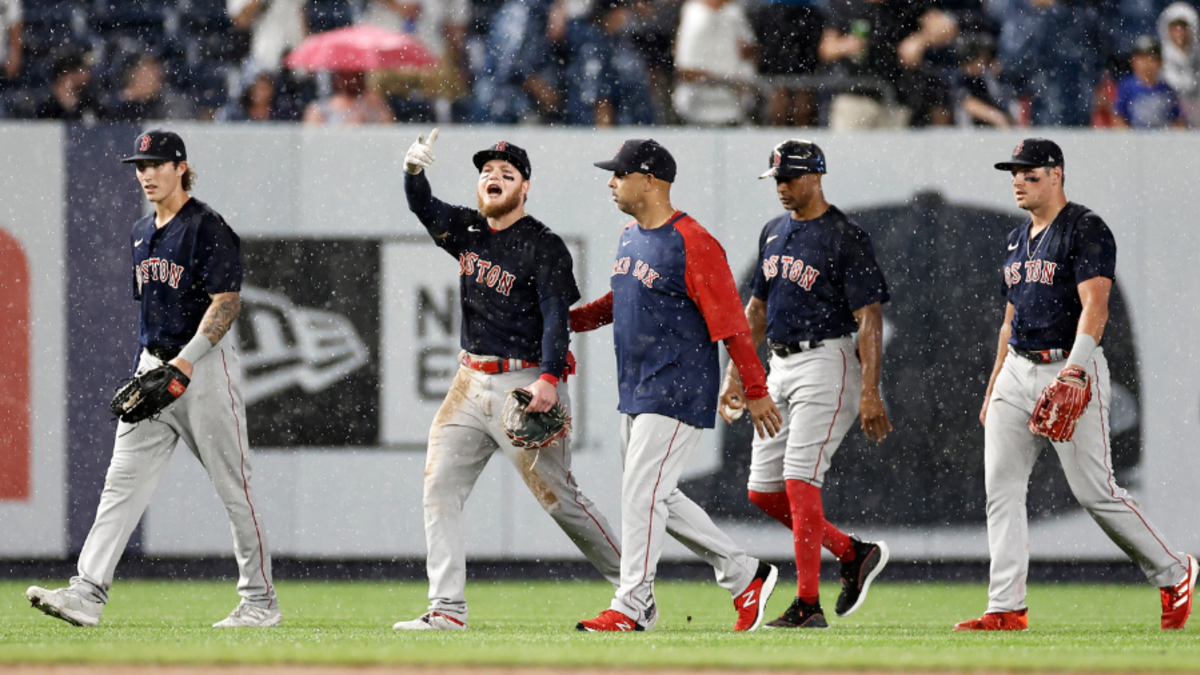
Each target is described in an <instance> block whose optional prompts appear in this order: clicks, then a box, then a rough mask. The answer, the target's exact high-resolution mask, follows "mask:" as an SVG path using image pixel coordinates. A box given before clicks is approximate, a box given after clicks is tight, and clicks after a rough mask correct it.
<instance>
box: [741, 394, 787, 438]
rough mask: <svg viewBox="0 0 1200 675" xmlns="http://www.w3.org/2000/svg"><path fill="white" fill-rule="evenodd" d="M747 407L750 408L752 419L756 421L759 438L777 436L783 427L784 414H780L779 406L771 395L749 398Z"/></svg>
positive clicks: (755, 427) (755, 426)
mask: <svg viewBox="0 0 1200 675" xmlns="http://www.w3.org/2000/svg"><path fill="white" fill-rule="evenodd" d="M746 407H747V408H748V409H749V410H750V419H751V420H753V421H754V429H755V430H756V431H758V437H759V438H766V437H767V436H770V437H771V438H775V434H777V433H779V431H780V429H782V428H783V415H780V414H779V408H776V407H775V401H772V400H771V397H770V396H764V397H762V398H758V399H753V400H747V401H746Z"/></svg>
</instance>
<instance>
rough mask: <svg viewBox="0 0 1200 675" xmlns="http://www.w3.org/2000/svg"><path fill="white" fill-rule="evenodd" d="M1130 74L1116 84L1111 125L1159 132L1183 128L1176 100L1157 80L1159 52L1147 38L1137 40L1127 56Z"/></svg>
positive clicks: (1159, 64) (1171, 91)
mask: <svg viewBox="0 0 1200 675" xmlns="http://www.w3.org/2000/svg"><path fill="white" fill-rule="evenodd" d="M1129 68H1130V70H1132V71H1133V73H1132V74H1130V75H1128V76H1126V77H1125V78H1123V79H1122V80H1121V81H1120V82H1118V83H1117V105H1116V109H1115V110H1116V113H1117V116H1116V118H1115V119H1114V120H1113V121H1114V122H1115V126H1117V127H1119V128H1122V129H1126V128H1132V129H1162V128H1165V127H1186V126H1187V124H1186V123H1185V122H1184V119H1183V113H1182V112H1181V111H1180V110H1179V99H1178V98H1177V97H1176V96H1175V91H1174V90H1172V89H1171V87H1170V86H1168V85H1167V83H1165V82H1163V81H1162V80H1160V79H1159V72H1160V71H1161V70H1162V51H1161V49H1160V47H1159V44H1158V42H1157V41H1156V40H1155V39H1154V38H1152V37H1150V36H1149V35H1143V36H1142V37H1140V38H1138V39H1137V41H1136V42H1135V43H1134V46H1133V54H1132V55H1131V56H1130V57H1129Z"/></svg>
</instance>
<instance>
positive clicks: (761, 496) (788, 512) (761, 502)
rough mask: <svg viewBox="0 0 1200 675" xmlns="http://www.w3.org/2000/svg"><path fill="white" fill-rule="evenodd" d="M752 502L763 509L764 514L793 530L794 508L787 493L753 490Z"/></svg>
mask: <svg viewBox="0 0 1200 675" xmlns="http://www.w3.org/2000/svg"><path fill="white" fill-rule="evenodd" d="M750 501H751V502H753V503H754V505H755V506H757V507H758V508H760V509H762V511H763V513H765V514H767V515H768V516H771V517H772V518H774V519H775V520H778V521H779V522H781V523H783V526H784V527H786V528H787V529H789V530H790V529H792V506H791V504H789V503H788V496H787V493H786V492H755V491H754V490H751V491H750Z"/></svg>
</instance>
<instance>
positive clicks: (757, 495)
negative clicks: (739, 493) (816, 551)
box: [750, 490, 854, 562]
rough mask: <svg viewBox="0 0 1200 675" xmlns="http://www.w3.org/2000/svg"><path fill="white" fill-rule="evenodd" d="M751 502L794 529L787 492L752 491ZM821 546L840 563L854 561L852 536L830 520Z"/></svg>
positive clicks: (827, 522) (826, 524)
mask: <svg viewBox="0 0 1200 675" xmlns="http://www.w3.org/2000/svg"><path fill="white" fill-rule="evenodd" d="M750 501H751V502H752V503H753V504H754V505H755V506H757V507H758V508H760V509H762V511H763V513H765V514H767V515H768V516H771V517H772V518H774V519H775V520H778V521H779V522H781V523H783V526H784V527H786V528H787V529H789V530H790V529H792V505H791V503H790V501H789V500H788V493H786V492H756V491H754V490H751V491H750ZM821 545H822V546H824V547H825V548H827V549H829V552H830V553H832V554H833V555H834V557H835V558H837V559H838V560H839V561H840V562H850V561H851V560H854V547H853V546H851V545H850V535H848V534H846V533H845V532H842V531H841V530H839V529H837V527H835V526H834V525H833V523H831V522H829V521H828V520H826V521H825V535H824V537H823V538H822V539H821Z"/></svg>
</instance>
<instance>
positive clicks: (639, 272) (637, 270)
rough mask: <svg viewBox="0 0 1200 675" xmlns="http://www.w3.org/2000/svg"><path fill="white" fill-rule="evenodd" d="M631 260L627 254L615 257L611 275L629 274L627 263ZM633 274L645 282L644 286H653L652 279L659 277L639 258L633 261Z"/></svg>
mask: <svg viewBox="0 0 1200 675" xmlns="http://www.w3.org/2000/svg"><path fill="white" fill-rule="evenodd" d="M631 262H632V259H631V258H630V257H628V256H626V257H624V258H617V261H616V262H615V263H613V269H612V276H616V275H618V274H629V265H630V263H631ZM633 276H634V278H635V279H638V280H639V281H641V282H642V283H643V284H645V285H646V288H653V287H654V280H655V279H657V278H658V277H659V274H658V272H655V271H654V270H653V269H651V268H650V266H649V265H647V264H646V263H644V262H642V261H641V260H639V261H637V262H636V263H633Z"/></svg>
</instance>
